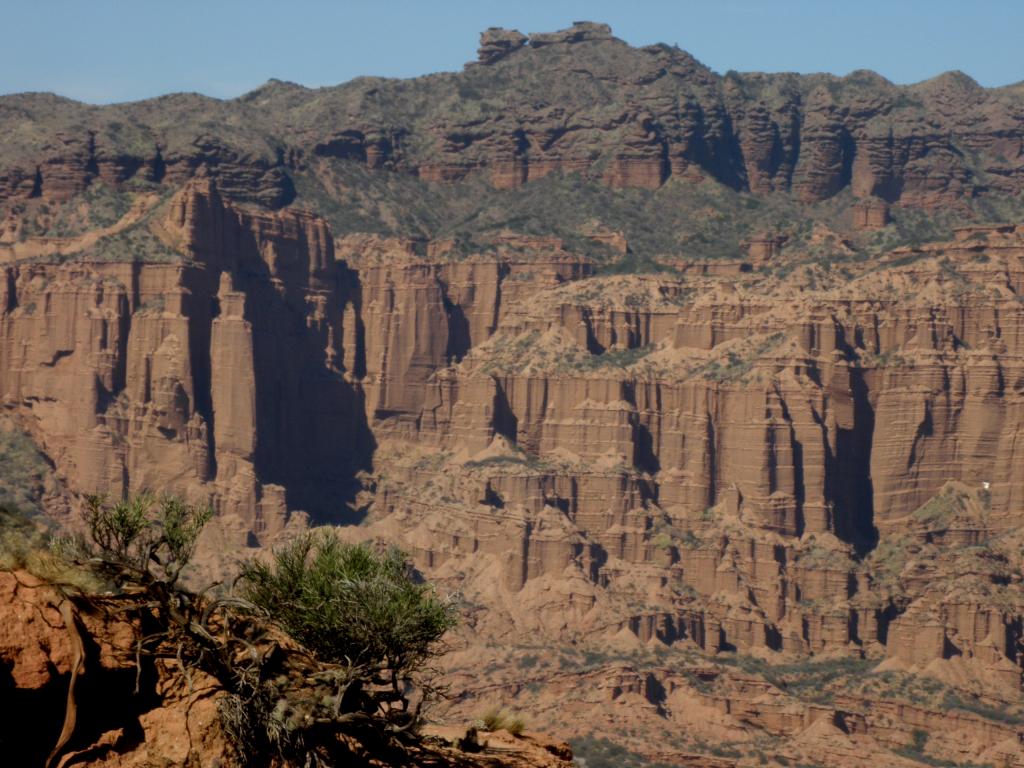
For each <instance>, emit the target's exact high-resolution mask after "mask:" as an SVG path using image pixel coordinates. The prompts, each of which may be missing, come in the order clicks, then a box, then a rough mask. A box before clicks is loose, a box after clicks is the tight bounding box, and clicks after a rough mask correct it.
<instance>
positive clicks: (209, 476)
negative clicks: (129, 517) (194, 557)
mask: <svg viewBox="0 0 1024 768" xmlns="http://www.w3.org/2000/svg"><path fill="white" fill-rule="evenodd" d="M158 225H159V226H158V230H159V232H160V233H161V236H162V237H164V238H165V239H166V240H167V241H168V242H170V243H172V244H174V246H175V247H177V248H180V249H181V251H182V252H183V253H186V254H188V255H189V261H187V262H181V263H173V264H166V265H164V264H161V265H155V264H146V265H140V264H138V263H135V264H130V263H129V264H119V263H105V262H96V263H89V262H84V261H75V262H71V263H68V264H66V265H62V266H54V265H38V266H30V265H21V264H18V265H13V266H8V267H5V268H4V273H3V274H4V285H5V292H4V302H3V306H4V312H3V315H2V318H0V325H2V326H3V329H4V330H3V335H2V337H3V339H4V341H3V353H2V355H0V357H2V358H3V360H4V366H3V374H2V377H0V378H2V382H3V383H2V384H0V391H2V393H3V395H2V396H3V398H4V401H5V403H6V404H7V405H8V406H9V407H13V408H15V409H19V408H21V409H25V408H27V412H30V413H31V417H30V418H29V419H28V422H27V423H28V425H29V426H30V428H31V431H32V433H33V434H35V435H36V436H37V437H38V439H39V441H40V444H41V445H42V446H43V448H44V450H46V451H47V453H49V454H50V455H51V456H52V457H53V458H54V459H55V461H56V462H57V464H58V465H59V467H60V469H59V471H60V473H61V474H63V475H66V476H67V477H68V479H69V482H70V483H71V485H72V486H73V487H75V488H77V489H81V490H87V489H94V490H97V491H101V490H102V491H109V492H113V493H115V494H120V493H122V492H125V491H129V490H137V489H140V488H157V487H166V488H168V489H174V490H175V491H176V492H180V493H183V494H186V495H188V496H190V497H193V498H196V499H200V498H205V499H207V500H210V501H211V502H212V503H213V504H214V505H215V506H216V507H217V508H218V509H219V510H220V511H222V512H223V513H224V514H235V515H240V516H241V517H242V518H243V519H244V520H245V521H246V522H247V525H248V527H249V528H250V529H251V530H252V532H253V533H254V534H256V535H260V534H262V533H268V534H273V533H275V532H278V531H280V530H281V529H282V527H283V526H284V525H285V524H286V522H287V518H288V513H287V508H286V506H285V504H282V503H281V502H282V500H283V501H286V502H287V503H288V504H290V506H291V508H293V509H294V508H310V509H316V508H317V507H316V505H317V503H318V502H317V501H316V497H317V495H318V494H321V493H322V492H323V488H324V487H326V486H325V485H324V484H325V483H326V484H327V485H330V484H331V483H333V482H334V478H333V474H334V473H336V472H338V471H339V468H340V469H341V472H343V473H344V472H346V471H348V470H350V469H351V467H350V466H349V462H358V460H359V459H360V457H361V455H362V454H361V453H360V446H359V444H358V440H355V441H354V440H353V439H352V435H353V434H355V433H358V431H359V427H358V424H359V422H360V421H361V420H362V418H363V416H362V410H363V409H362V404H361V401H360V394H359V393H358V392H357V391H356V390H355V389H354V388H353V387H352V386H351V385H349V384H347V383H346V382H345V381H344V373H343V371H342V370H341V368H340V365H341V359H342V357H343V355H342V352H341V342H342V339H343V337H344V333H343V329H342V327H341V322H340V321H341V316H340V313H339V312H338V307H340V304H341V302H342V300H343V297H344V296H345V295H346V291H347V288H346V285H347V283H346V281H347V279H348V278H347V275H346V273H345V270H344V268H343V267H340V266H339V265H338V264H336V263H335V261H334V248H333V243H332V240H331V235H330V232H329V231H328V230H327V228H326V227H325V225H324V224H323V221H322V220H320V219H318V218H316V217H313V216H311V215H307V214H302V213H291V212H289V213H282V214H276V215H267V214H247V213H243V212H241V211H238V210H235V209H232V208H228V207H225V205H224V203H223V201H222V199H221V196H220V194H219V192H218V190H217V187H216V185H215V184H213V183H212V182H211V181H209V180H196V181H195V182H193V183H192V184H191V185H190V186H188V187H186V188H185V189H184V190H183V191H182V193H181V194H180V195H179V196H178V197H177V198H176V199H175V200H174V201H172V203H171V204H170V205H169V207H168V210H167V211H166V217H165V218H164V219H162V220H161V221H160V222H158ZM44 379H45V382H44ZM288 402H290V403H291V406H287V405H285V404H286V403H288ZM271 403H273V404H274V405H273V407H270V404H271ZM282 406H283V407H284V410H282V409H281V408H282ZM214 414H216V415H217V416H216V418H215V417H214ZM342 435H346V437H344V438H342V437H341V436H342ZM348 474H349V475H350V474H351V472H350V471H348ZM300 477H301V480H300ZM277 486H281V487H291V488H293V489H295V490H293V491H292V492H293V493H299V494H300V496H301V495H302V494H303V493H305V494H306V495H307V497H306V498H304V499H302V501H299V500H298V499H297V498H292V499H290V500H288V499H282V498H281V496H282V495H281V494H280V493H276V492H275V491H274V490H273V489H274V488H275V487H277ZM299 488H301V489H302V490H299Z"/></svg>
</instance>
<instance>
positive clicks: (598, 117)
mask: <svg viewBox="0 0 1024 768" xmlns="http://www.w3.org/2000/svg"><path fill="white" fill-rule="evenodd" d="M539 94H544V97H543V98H541V97H540V95H539ZM1021 105H1022V101H1021V97H1020V91H1019V88H1006V89H996V90H986V89H983V88H980V87H979V86H977V85H976V84H974V83H973V82H972V81H970V80H969V79H968V78H966V77H965V76H962V75H958V74H950V75H943V76H941V77H939V78H936V79H934V80H931V81H928V82H925V83H921V84H917V85H914V86H906V87H901V86H894V85H892V84H890V83H888V82H887V81H885V80H883V79H882V78H880V77H878V76H877V75H874V74H872V73H866V72H856V73H853V74H851V75H849V76H847V77H845V78H834V77H831V76H824V75H815V76H798V75H760V74H745V75H738V74H735V73H729V74H727V75H725V76H719V75H716V74H714V73H712V72H710V71H709V70H707V69H706V68H705V67H703V66H702V65H700V64H699V62H696V61H695V60H694V59H692V57H690V56H688V55H687V54H685V53H683V52H682V51H679V50H678V49H674V48H669V47H667V46H651V47H648V48H643V49H632V48H630V47H629V46H627V45H625V44H624V43H622V42H621V41H618V40H616V39H615V38H613V37H612V36H611V32H610V30H608V29H607V27H604V26H603V25H596V24H589V23H579V24H577V25H575V26H573V27H572V28H570V29H569V30H564V31H562V32H558V33H553V34H532V35H529V36H526V35H522V34H520V33H518V32H515V31H509V30H502V29H490V30H488V31H487V32H485V33H484V35H483V36H482V38H481V47H480V61H479V62H478V63H474V64H472V65H469V66H467V67H466V69H465V70H464V71H463V72H461V73H456V74H445V75H438V76H432V77H430V78H422V79H419V80H415V81H406V82H400V81H384V80H370V79H364V80H360V81H357V82H354V83H349V84H347V85H344V86H339V87H338V88H334V89H325V90H323V91H322V92H318V93H317V96H316V98H315V99H314V98H313V96H312V95H311V92H309V91H307V90H306V89H304V88H302V87H300V86H296V85H293V84H288V83H281V82H277V81H274V82H271V83H270V84H268V85H267V86H265V87H264V88H262V89H259V90H258V91H255V92H253V93H252V94H248V95H246V96H245V97H242V98H241V99H238V100H235V101H232V102H215V101H212V100H210V101H205V100H202V99H201V98H200V97H192V96H188V97H186V96H175V97H165V98H164V99H159V100H156V101H154V102H146V103H144V104H139V105H120V106H116V107H103V108H93V107H86V106H84V105H77V104H73V103H70V102H65V101H62V100H59V99H57V98H56V97H49V96H38V95H20V96H12V97H3V98H0V123H2V122H3V121H5V120H14V119H24V117H25V116H26V115H27V116H28V122H29V123H30V124H31V125H32V126H33V127H34V129H35V130H34V131H27V132H25V133H23V134H19V136H20V138H19V139H18V143H15V144H13V145H12V146H11V148H10V151H11V158H8V157H7V154H6V150H5V154H2V155H0V160H2V161H3V163H5V164H6V165H3V166H2V167H4V168H6V169H7V170H4V171H2V172H0V205H2V213H3V221H4V222H5V223H4V228H3V230H2V236H0V398H2V403H3V407H4V411H3V413H4V418H5V419H6V420H9V421H11V422H12V423H15V424H17V425H18V427H19V428H20V429H22V430H24V431H25V432H26V433H28V434H29V435H30V436H31V437H32V438H33V439H34V440H35V442H36V444H37V445H38V446H39V448H40V450H41V451H42V453H43V454H44V455H45V457H46V458H47V459H48V460H49V461H50V462H51V463H52V465H53V468H54V474H55V477H56V478H57V480H59V483H60V487H61V488H62V489H63V490H64V491H65V497H66V499H67V504H68V505H69V506H74V503H75V501H74V500H75V499H76V498H77V497H78V496H80V495H81V494H85V493H94V492H107V493H111V494H114V495H119V494H122V493H125V492H131V491H138V490H141V489H146V488H151V489H152V488H155V489H159V490H167V491H172V492H175V493H180V494H183V495H185V496H186V497H188V498H189V499H191V500H195V501H206V502H209V503H211V504H212V505H213V506H214V507H215V509H216V510H217V512H218V519H217V521H216V524H215V525H214V526H213V527H212V528H211V531H210V532H209V534H208V536H209V541H208V542H207V549H208V551H210V552H213V551H215V552H216V553H217V554H218V555H219V556H220V562H215V558H213V557H212V556H210V557H208V558H207V560H206V563H205V565H206V566H207V567H208V568H209V569H210V571H211V573H212V572H217V571H218V570H219V569H222V568H224V567H225V566H224V563H223V557H224V555H225V553H232V554H241V553H243V552H245V551H246V550H247V548H249V549H251V548H254V547H259V546H269V545H272V544H273V543H274V542H275V541H276V540H278V538H279V537H281V536H287V535H289V534H290V533H292V532H294V531H296V530H301V529H303V528H305V527H306V526H307V525H310V524H321V523H340V524H344V525H345V527H343V528H341V529H340V533H339V535H342V536H346V537H352V538H356V539H366V538H375V539H379V540H381V541H387V542H391V543H397V544H399V545H400V546H401V547H402V548H404V549H405V550H406V551H407V552H409V553H410V555H411V556H412V557H413V559H414V561H415V564H416V565H417V567H419V568H420V569H421V570H423V571H424V572H425V573H427V574H428V575H429V576H430V577H431V578H432V579H435V580H438V581H439V582H441V583H442V584H444V585H446V586H448V587H450V588H451V589H452V590H453V591H454V590H457V591H458V592H459V593H460V595H461V596H462V598H463V600H464V602H465V605H466V613H467V620H466V624H465V625H464V627H463V629H462V631H461V634H460V636H459V639H458V642H459V643H460V645H459V647H457V648H456V649H455V650H454V651H453V654H452V656H451V658H450V660H449V663H448V666H449V670H450V671H451V673H452V675H453V676H455V679H457V680H459V681H460V682H459V685H461V686H462V688H461V689H460V690H462V691H463V692H464V693H465V696H463V697H462V698H461V699H460V700H459V701H458V702H457V703H456V704H453V707H454V711H456V712H457V713H458V714H459V716H460V717H463V718H464V719H465V718H472V717H473V716H474V711H475V710H473V708H474V707H476V708H478V709H479V708H480V707H483V706H484V705H485V704H487V703H488V700H489V698H500V699H503V700H504V699H509V698H511V699H513V700H516V701H520V702H521V703H522V705H523V706H524V707H529V708H530V709H533V710H536V711H538V712H545V713H548V714H549V715H550V716H551V717H552V718H553V721H557V727H558V729H559V731H558V734H557V735H559V736H562V735H565V736H574V737H577V738H579V739H589V738H590V736H589V733H590V732H589V730H588V729H586V728H584V727H583V726H582V725H581V724H580V722H577V721H573V720H572V719H571V718H570V717H569V714H570V710H569V709H567V710H565V711H559V710H558V707H555V706H554V705H553V704H552V703H551V702H552V701H554V700H556V699H557V700H558V701H560V702H561V701H569V702H571V713H576V714H577V715H578V717H579V718H580V719H581V721H582V722H583V723H584V724H587V723H591V722H593V723H597V722H601V723H602V724H603V725H602V727H606V728H607V729H618V728H628V729H635V733H630V734H627V736H623V737H622V739H624V740H625V741H626V742H628V743H629V745H630V746H629V748H630V749H633V750H635V751H636V752H637V753H638V754H640V755H641V756H642V757H644V758H645V759H648V760H655V761H657V760H665V761H676V762H677V763H678V764H683V765H687V764H694V765H708V764H717V765H733V764H735V765H747V764H754V763H749V762H743V761H746V760H753V759H754V758H753V757H752V755H754V754H755V752H754V751H752V750H756V749H761V748H762V747H758V746H757V744H758V743H759V742H757V739H759V738H763V739H767V740H769V741H771V743H772V744H773V745H774V746H773V747H772V749H777V750H779V754H782V755H784V756H788V757H787V759H790V760H792V761H796V762H799V761H805V762H806V761H807V760H810V761H812V762H814V761H817V762H827V761H828V759H829V755H830V754H841V755H842V756H843V757H842V760H843V761H844V762H843V764H844V765H846V764H849V765H867V764H878V763H879V762H880V761H881V762H882V763H885V764H906V765H915V764H921V761H922V760H925V759H936V760H937V759H943V760H945V759H949V758H950V756H953V757H955V758H956V760H955V762H959V763H974V764H984V763H991V764H993V765H1000V766H1013V765H1022V764H1024V754H1022V753H1021V750H1020V743H1021V738H1022V735H1024V731H1022V730H1021V728H1022V723H1024V690H1022V678H1021V672H1022V669H1024V658H1022V655H1021V648H1022V647H1024V593H1022V592H1021V573H1022V570H1021V569H1022V566H1024V560H1022V555H1021V552H1022V551H1024V550H1022V549H1021V540H1020V529H1021V527H1022V522H1024V521H1022V519H1021V512H1020V510H1021V508H1022V504H1024V471H1022V470H1021V466H1022V455H1021V451H1022V449H1021V447H1020V445H1019V440H1018V439H1017V433H1018V431H1019V429H1020V425H1021V418H1022V415H1024V399H1022V392H1024V384H1022V382H1024V305H1022V303H1021V300H1020V297H1021V295H1022V290H1024V228H1022V227H1021V225H1020V224H1019V223H1017V221H1016V219H1015V217H1017V214H1016V213H1014V212H1015V211H1019V200H1020V197H1019V196H1020V193H1021V189H1020V182H1021V179H1024V173H1022V172H1021V168H1022V166H1021V158H1022V157H1024V154H1022V151H1021V142H1022V140H1024V138H1022V137H1024V111H1022V109H1024V108H1022V106H1021ZM190 109H199V110H201V111H202V112H203V113H204V115H206V118H207V120H206V121H207V123H210V124H214V125H218V126H222V131H220V133H219V134H218V135H217V136H212V135H208V134H207V133H202V134H198V133H197V130H198V129H193V125H194V123H193V122H192V121H190V118H188V117H187V116H186V112H188V110H190ZM328 117H329V118H330V119H328ZM114 124H117V125H119V126H121V127H120V128H118V129H117V130H115V129H114V128H113V127H112V126H113V125H114ZM143 147H146V148H147V149H146V150H145V151H143V149H142V148H143ZM8 160H10V162H8ZM553 179H558V182H557V183H555V182H554V181H552V180H553ZM979 201H982V202H979ZM681 203H685V204H686V205H689V206H690V207H689V208H686V209H685V210H684V211H683V214H680V210H681V208H680V207H679V205H680V204H681ZM983 212H987V214H988V215H989V216H990V217H997V216H1002V218H1004V219H1006V221H1004V222H1002V223H999V222H997V223H994V224H990V225H983V224H980V223H978V221H977V220H976V219H977V218H978V217H980V216H981V214H982V213H983ZM1000 212H1001V213H1000ZM681 215H682V216H683V218H685V219H686V221H685V222H684V223H682V224H680V227H679V228H680V231H682V232H683V234H682V235H678V233H677V232H676V231H675V230H676V229H677V227H676V225H675V223H674V222H678V221H680V218H679V217H680V216H681ZM549 217H550V218H549ZM673 217H677V218H673ZM555 219H557V226H552V227H547V226H546V225H545V222H548V221H552V220H555ZM961 219H962V220H964V221H960V220H961ZM637 221H641V223H642V225H638V224H637V223H636V222H637ZM950 222H958V223H967V224H969V225H966V226H959V227H957V228H955V229H953V228H950V226H949V224H950ZM648 224H650V226H648ZM353 523H359V524H360V525H351V524H353ZM496 648H497V649H502V648H503V649H506V650H508V653H507V654H505V653H503V652H499V651H498V650H495V649H496ZM551 649H556V650H557V652H558V653H559V654H561V655H562V657H564V659H566V660H567V661H566V665H567V666H566V668H565V669H563V668H561V667H559V666H557V665H556V664H555V663H554V661H553V660H552V659H551V658H550V655H551V653H550V652H551ZM581 649H582V650H581ZM654 649H659V650H657V651H656V650H654ZM579 653H584V654H587V653H590V654H599V655H600V658H599V659H598V661H594V660H593V659H591V661H586V658H584V659H583V660H582V661H580V660H579V659H577V655H578V654H579ZM480 654H483V656H484V657H486V658H488V659H489V662H488V663H489V664H490V667H489V668H488V669H489V670H490V671H489V672H487V673H484V674H481V672H480V670H479V669H477V668H476V667H474V665H473V663H471V661H472V660H473V659H477V658H478V657H479V655H480ZM545 654H546V655H545ZM658 654H667V655H661V656H659V655H658ZM538 658H542V659H543V660H542V661H541V662H540V663H538V661H537V659H538ZM595 658H597V657H595ZM528 659H533V661H532V662H527V661H526V660H528ZM737 659H739V661H737ZM521 662H522V663H524V666H517V665H518V664H520V663H521ZM577 662H579V663H577ZM801 665H805V666H806V669H804V667H803V666H801ZM534 666H536V667H537V669H536V673H535V674H534V673H533V672H531V673H530V675H534V676H533V677H531V676H530V675H526V674H525V673H524V670H530V669H533V667H534ZM566 669H571V670H572V673H571V674H570V673H569V672H566V671H565V670H566ZM581 676H582V677H581ZM524 679H525V682H524ZM581 679H584V680H586V681H589V682H587V683H586V684H585V685H584V684H581V683H580V682H579V681H580V680H581ZM900 686H902V687H900ZM676 725H678V726H679V729H680V730H681V731H685V732H686V733H687V734H693V735H692V737H691V736H690V735H682V736H679V738H678V739H676V741H678V743H674V742H666V743H665V744H657V743H655V742H653V741H652V740H651V738H650V736H651V735H652V734H657V733H659V730H658V729H664V728H669V727H675V726H676ZM595 728H596V726H595ZM918 731H920V732H922V733H924V734H925V735H926V737H927V744H923V743H920V742H921V740H922V737H920V736H917V735H915V734H916V733H917V732H918ZM597 732H598V733H600V732H601V731H599V730H598V731H597ZM607 732H611V731H610V730H608V731H607ZM929 734H930V735H929ZM617 738H618V737H617ZM673 738H675V737H673ZM772 740H774V741H772ZM599 741H600V740H599V739H598V741H593V740H591V741H586V743H585V746H586V747H587V748H588V749H591V748H592V749H598V747H599V744H598V742H599ZM595 744H596V745H598V746H595ZM709 744H718V745H720V746H719V747H717V749H719V751H722V750H725V752H727V753H729V754H725V753H723V754H719V755H717V757H716V758H715V759H716V760H719V762H717V763H711V762H704V763H701V762H699V760H702V759H704V760H710V759H711V758H708V757H707V755H708V753H709V749H708V748H707V747H708V745H709ZM721 745H732V746H721ZM929 745H930V746H929ZM732 752H736V753H737V754H736V755H732V756H730V755H731V753H732ZM595 754H596V753H595ZM733 758H735V759H733ZM730 760H732V762H729V761H730ZM887 760H888V761H890V762H889V763H886V761H887ZM687 761H689V762H687ZM737 761H738V762H737ZM892 761H895V762H892ZM899 761H902V762H899Z"/></svg>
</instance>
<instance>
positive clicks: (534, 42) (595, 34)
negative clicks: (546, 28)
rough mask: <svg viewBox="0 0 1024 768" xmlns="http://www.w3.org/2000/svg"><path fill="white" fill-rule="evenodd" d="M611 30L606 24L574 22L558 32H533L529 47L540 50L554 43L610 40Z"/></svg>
mask: <svg viewBox="0 0 1024 768" xmlns="http://www.w3.org/2000/svg"><path fill="white" fill-rule="evenodd" d="M611 38H612V28H611V27H609V26H608V25H607V24H597V23H596V22H593V21H574V22H573V23H572V26H571V27H569V28H568V29H561V30H559V31H558V32H533V33H531V34H530V45H531V46H532V47H533V48H541V47H542V46H545V45H554V44H556V43H582V42H583V41H584V40H610V39H611Z"/></svg>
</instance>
